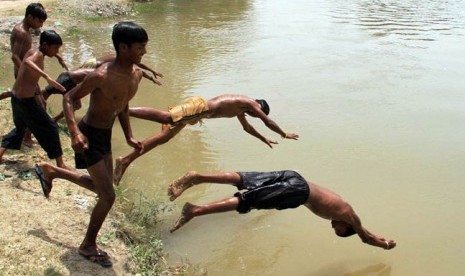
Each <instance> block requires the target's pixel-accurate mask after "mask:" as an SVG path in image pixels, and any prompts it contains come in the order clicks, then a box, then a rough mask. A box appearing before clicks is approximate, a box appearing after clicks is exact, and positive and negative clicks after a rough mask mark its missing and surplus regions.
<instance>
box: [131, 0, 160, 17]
mask: <svg viewBox="0 0 465 276" xmlns="http://www.w3.org/2000/svg"><path fill="white" fill-rule="evenodd" d="M132 9H133V10H134V11H135V12H137V13H138V14H142V13H153V12H156V11H159V10H160V5H158V3H155V2H137V1H133V4H132Z"/></svg>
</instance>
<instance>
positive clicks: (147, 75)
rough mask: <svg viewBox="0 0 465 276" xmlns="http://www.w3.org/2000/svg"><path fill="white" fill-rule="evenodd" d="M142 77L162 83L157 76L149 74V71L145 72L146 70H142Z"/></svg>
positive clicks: (157, 83)
mask: <svg viewBox="0 0 465 276" xmlns="http://www.w3.org/2000/svg"><path fill="white" fill-rule="evenodd" d="M142 77H144V78H146V79H148V80H150V81H152V82H153V83H155V84H156V85H161V82H160V81H159V80H157V79H156V77H153V76H151V75H149V74H147V72H145V71H144V70H142Z"/></svg>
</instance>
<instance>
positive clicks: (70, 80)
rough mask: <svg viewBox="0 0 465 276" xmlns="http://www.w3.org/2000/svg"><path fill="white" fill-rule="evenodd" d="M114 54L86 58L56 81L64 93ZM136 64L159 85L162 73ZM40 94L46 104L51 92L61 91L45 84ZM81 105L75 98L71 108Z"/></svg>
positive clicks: (57, 119)
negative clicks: (61, 86)
mask: <svg viewBox="0 0 465 276" xmlns="http://www.w3.org/2000/svg"><path fill="white" fill-rule="evenodd" d="M115 58H116V56H115V55H114V54H109V55H105V56H103V57H101V58H99V59H96V58H93V59H90V60H87V61H86V62H84V63H83V64H82V65H81V66H80V67H78V68H75V69H71V70H69V71H65V72H63V73H61V74H60V75H59V76H58V78H57V79H56V81H57V82H58V83H59V84H61V85H63V87H64V88H65V89H66V91H65V93H67V92H69V91H70V90H71V89H73V88H74V87H76V85H78V84H79V83H81V82H82V81H83V80H84V78H85V77H87V75H89V74H90V73H91V72H93V71H94V70H95V69H96V68H98V67H100V66H101V65H102V64H104V63H107V62H112V61H114V60H115ZM137 66H139V67H140V68H142V69H144V70H147V71H149V72H151V73H152V74H153V76H151V75H149V74H147V73H146V72H145V71H142V74H143V77H144V78H146V79H148V80H150V81H152V82H153V83H154V84H156V85H161V82H160V81H159V80H158V79H157V76H160V77H163V74H161V73H158V72H156V71H155V70H153V69H151V68H150V67H148V66H146V65H144V64H142V63H140V64H138V65H137ZM41 94H42V96H43V102H44V105H46V100H47V99H48V98H49V97H50V96H51V95H53V94H60V95H63V92H61V91H59V90H58V89H56V88H55V87H53V86H51V85H47V86H46V87H45V89H43V90H42V91H41ZM81 106H82V104H81V101H80V100H77V101H76V102H73V108H74V110H75V111H76V110H78V109H80V108H81ZM63 117H64V113H63V111H61V112H60V113H58V115H56V116H55V117H53V120H54V121H55V122H58V121H59V120H60V119H62V118H63Z"/></svg>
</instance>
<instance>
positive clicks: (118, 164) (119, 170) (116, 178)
mask: <svg viewBox="0 0 465 276" xmlns="http://www.w3.org/2000/svg"><path fill="white" fill-rule="evenodd" d="M127 168H128V165H127V164H126V162H124V161H123V157H118V158H116V160H115V171H114V172H113V183H114V184H115V185H119V182H120V181H121V178H122V177H123V174H124V172H125V171H126V169H127Z"/></svg>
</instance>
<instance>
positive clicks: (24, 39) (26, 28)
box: [0, 3, 68, 147]
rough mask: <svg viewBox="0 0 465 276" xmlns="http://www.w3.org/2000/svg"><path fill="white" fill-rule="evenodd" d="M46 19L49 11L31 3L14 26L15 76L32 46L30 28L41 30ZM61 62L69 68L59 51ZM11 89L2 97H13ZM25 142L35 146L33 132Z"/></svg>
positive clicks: (38, 4)
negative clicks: (21, 18) (22, 17)
mask: <svg viewBox="0 0 465 276" xmlns="http://www.w3.org/2000/svg"><path fill="white" fill-rule="evenodd" d="M45 20H47V12H46V11H45V8H44V6H42V4H40V3H31V4H29V5H28V6H27V8H26V13H25V15H24V19H23V20H22V21H21V22H20V23H18V24H16V25H15V26H14V27H13V30H12V31H11V35H10V47H11V59H12V61H13V65H14V71H13V72H14V77H15V79H16V77H17V75H18V70H19V67H20V65H21V62H22V61H23V58H24V56H25V54H26V53H27V51H29V50H30V49H31V47H32V36H31V32H30V30H31V29H32V30H40V28H41V27H42V26H43V24H44V22H45ZM55 56H56V57H57V59H58V61H59V62H60V64H61V65H62V66H63V67H64V68H65V69H66V70H68V68H67V67H66V64H65V63H64V61H63V58H62V57H61V56H60V55H59V54H58V53H57V54H56V55H55ZM11 95H12V92H11V91H5V92H3V93H1V94H0V99H4V98H7V97H11ZM24 144H25V145H26V146H28V147H32V146H33V144H34V143H33V141H32V136H31V132H30V131H29V130H27V131H26V133H25V135H24Z"/></svg>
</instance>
